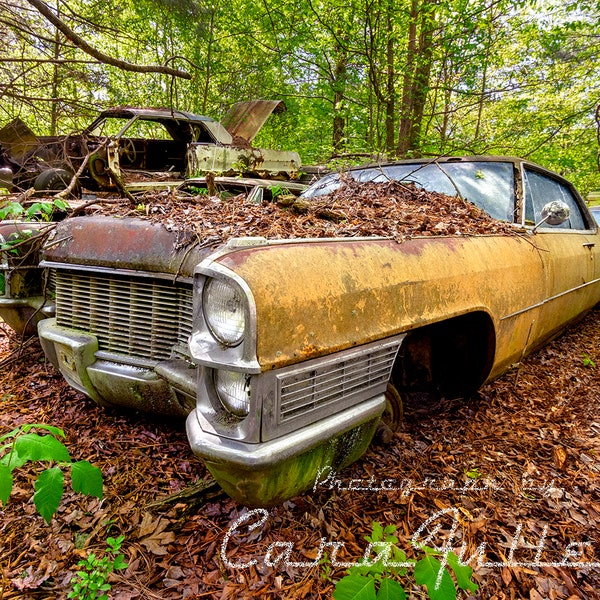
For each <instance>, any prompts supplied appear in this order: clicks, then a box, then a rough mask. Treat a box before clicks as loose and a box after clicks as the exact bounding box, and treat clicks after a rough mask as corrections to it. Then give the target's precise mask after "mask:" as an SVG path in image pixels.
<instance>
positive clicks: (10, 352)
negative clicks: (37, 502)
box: [0, 310, 600, 600]
mask: <svg viewBox="0 0 600 600" xmlns="http://www.w3.org/2000/svg"><path fill="white" fill-rule="evenodd" d="M599 340H600V310H595V311H593V312H592V313H590V314H589V315H588V316H587V317H586V318H585V319H584V320H583V321H582V322H581V323H579V324H578V325H575V326H573V327H572V328H571V329H569V330H568V331H567V332H566V333H565V334H563V335H562V336H561V337H560V338H558V339H557V340H555V341H553V342H552V343H550V344H549V345H547V346H546V347H545V348H543V349H541V350H540V351H538V352H537V353H535V354H533V355H531V356H530V357H528V358H526V359H524V360H523V361H522V362H521V363H520V365H518V366H516V367H515V368H513V369H512V370H511V371H510V372H508V373H507V374H506V375H505V376H503V377H502V378H501V379H498V380H496V381H495V382H493V383H491V384H488V385H486V386H485V387H484V388H483V389H481V390H480V392H479V394H478V395H477V398H475V399H473V400H471V401H469V402H446V403H443V404H436V405H430V406H416V405H415V406H412V405H409V406H406V407H405V420H404V424H403V427H402V430H401V431H400V432H397V433H395V434H394V439H393V440H392V442H391V443H390V444H388V445H387V446H385V447H384V446H382V445H372V447H371V448H370V450H369V451H368V452H367V454H366V455H365V456H364V457H363V458H362V459H361V460H359V461H358V462H357V463H355V464H354V465H352V466H351V467H349V468H347V469H345V470H344V471H342V472H340V473H338V474H337V475H336V477H335V478H333V477H329V478H325V477H324V478H323V479H320V480H319V481H317V482H315V488H314V489H313V490H311V491H309V492H307V493H306V494H304V495H302V496H299V497H296V498H294V499H292V500H290V501H288V502H285V503H284V504H283V505H281V506H276V507H274V508H272V509H270V510H269V512H268V515H266V516H265V514H264V513H257V512H250V511H249V509H247V508H245V507H243V506H240V505H238V504H236V503H235V502H234V501H232V500H231V499H229V498H228V497H226V496H224V495H223V494H221V493H219V492H218V491H217V492H215V491H214V490H213V491H211V492H210V493H209V494H208V495H205V496H204V497H203V496H199V495H196V496H195V497H193V498H191V499H187V500H186V499H185V498H181V499H179V500H177V501H174V502H171V503H162V504H161V503H159V504H158V505H156V504H154V506H151V504H152V503H156V502H157V500H161V499H164V498H166V497H169V496H170V495H172V494H174V493H176V492H179V491H181V490H183V489H185V488H186V487H187V486H189V485H191V484H194V483H196V482H198V481H199V480H209V479H210V476H209V474H208V473H207V471H206V469H205V468H204V466H203V465H202V463H201V462H200V461H199V460H197V459H196V458H195V457H194V456H193V454H192V453H191V451H190V449H189V447H188V444H187V439H186V435H185V431H184V423H183V422H179V421H173V422H165V421H164V419H153V418H152V417H148V416H144V415H140V414H131V413H129V414H126V413H123V412H117V411H114V410H108V409H102V408H98V407H97V406H95V405H94V404H93V403H92V402H91V401H90V400H89V399H87V398H86V397H84V396H83V395H81V394H79V393H78V392H75V391H73V390H72V389H71V388H69V387H68V386H67V385H66V383H65V382H64V381H63V379H62V378H61V376H60V375H59V374H58V373H57V372H56V371H55V370H54V368H53V367H52V366H51V365H49V364H48V363H46V362H45V361H44V358H43V353H42V351H41V349H40V347H39V344H38V342H37V340H36V339H34V340H31V341H30V342H29V343H27V344H26V345H25V346H24V347H22V346H21V345H20V343H19V340H17V339H16V338H15V337H14V335H12V334H11V333H9V331H8V328H6V327H5V326H2V325H1V324H0V402H1V412H0V434H2V433H6V432H8V431H9V430H11V429H12V428H14V427H15V426H17V425H19V424H23V423H47V424H52V425H55V426H58V427H60V428H62V429H64V431H65V434H66V439H65V444H66V446H67V447H68V449H69V451H70V452H71V456H72V458H73V460H79V459H85V460H89V461H90V462H91V463H92V464H94V465H96V466H97V467H99V468H100V469H101V470H102V473H103V475H104V483H105V487H104V498H103V500H98V499H95V498H90V497H87V496H82V495H80V494H75V493H73V492H72V491H70V486H68V485H67V486H66V489H67V490H68V491H66V493H65V496H64V498H63V501H62V503H61V505H60V507H59V510H58V512H57V513H56V515H55V517H54V518H53V519H52V521H51V522H50V524H46V523H45V521H44V520H43V519H42V517H40V516H39V515H38V514H37V512H36V510H35V507H34V505H33V503H32V500H31V497H32V493H33V481H34V479H35V476H36V475H37V473H38V472H39V468H35V467H33V466H31V467H23V469H22V470H21V472H20V473H19V474H18V475H17V476H16V477H15V487H14V490H13V495H12V496H11V497H10V500H9V502H8V504H7V506H5V507H3V508H2V510H0V515H1V522H0V573H1V574H2V578H1V585H0V598H2V599H6V600H8V599H14V598H23V599H28V598H44V599H45V598H66V595H67V593H68V592H69V590H70V589H71V588H70V584H69V582H70V580H71V578H72V577H73V575H74V573H75V572H76V571H77V562H78V561H80V560H82V559H85V558H86V557H87V556H88V555H89V554H90V553H94V554H95V555H96V556H97V557H103V556H105V555H106V552H107V545H106V538H107V537H109V536H112V537H116V536H118V535H123V536H125V539H124V542H123V546H122V550H123V553H124V555H125V560H126V562H127V563H128V567H127V569H126V570H122V571H119V572H117V573H115V574H114V575H112V576H111V577H110V583H111V584H112V591H111V592H110V597H111V598H113V599H114V600H128V599H134V598H141V599H144V600H146V599H153V598H164V599H183V598H189V599H196V598H215V599H226V598H232V599H233V598H235V599H239V598H254V597H260V598H264V599H274V598H308V599H311V598H331V597H332V592H333V589H334V582H336V581H337V580H339V579H340V578H341V577H343V576H344V574H345V568H343V567H331V565H329V567H330V568H328V567H327V566H326V565H325V564H321V565H316V566H309V565H310V562H311V561H313V560H316V559H318V553H319V545H320V543H321V539H322V538H324V539H325V542H327V543H330V542H331V543H334V542H337V543H343V544H344V547H343V548H342V549H340V551H339V553H338V556H337V559H338V560H340V561H347V562H353V561H356V560H358V559H360V558H361V557H362V556H363V554H364V552H365V549H366V547H367V544H368V543H367V542H366V541H365V539H364V538H365V536H367V535H369V534H370V533H371V531H372V523H373V522H375V521H376V522H378V523H380V524H381V525H383V526H388V525H393V526H396V527H397V536H398V539H399V541H398V545H399V546H400V547H401V548H402V549H404V550H405V551H406V552H407V554H408V555H409V556H413V557H414V556H416V554H415V553H416V552H417V551H416V550H415V548H414V547H413V546H412V544H411V540H413V539H415V540H416V541H422V542H426V543H427V544H428V545H429V546H437V547H442V546H444V545H446V547H453V548H455V549H456V551H457V552H458V551H459V548H460V545H461V544H462V543H465V544H466V548H467V554H466V555H465V556H466V557H470V556H471V555H473V554H475V553H476V550H477V548H479V549H480V550H481V552H482V556H483V558H482V561H481V562H483V563H487V564H485V565H483V566H481V565H479V566H478V565H477V564H476V563H477V560H476V558H473V560H472V563H471V564H472V566H473V567H474V576H473V578H474V580H475V581H476V582H477V583H478V585H479V590H478V592H476V593H475V594H473V596H471V597H476V598H496V599H509V598H510V599H514V598H528V599H530V600H539V599H540V598H542V599H546V598H550V599H555V598H572V599H575V598H586V599H594V598H600V592H599V591H598V590H600V539H599V530H600V461H599V457H600V412H599V410H598V407H599V406H600V342H599ZM330 475H331V474H330ZM389 488H395V489H389ZM428 520H430V521H429V525H430V526H429V528H428V529H426V528H425V527H422V525H423V524H424V523H425V522H426V521H428ZM257 524H258V526H255V527H254V528H252V525H257ZM436 526H437V532H436V531H435V528H436ZM432 530H433V532H434V533H433V535H431V536H430V537H429V539H426V531H432ZM274 543H275V544H277V545H276V546H272V544H274ZM282 544H286V545H287V547H289V548H292V550H291V552H290V553H289V555H288V556H287V557H286V556H285V554H284V553H283V549H284V547H283V546H282ZM332 548H333V546H328V547H327V549H328V556H329V557H330V558H331V551H332ZM278 556H279V557H280V560H279V561H277V560H276V558H277V557H278ZM251 562H253V564H251V565H250V566H249V565H248V563H251ZM269 563H271V565H272V566H269ZM294 563H301V564H300V565H299V564H294ZM302 563H304V564H302ZM492 563H493V564H492ZM411 582H412V583H411ZM402 583H403V585H404V587H405V588H406V589H407V591H409V590H410V593H409V596H410V597H412V598H426V597H427V596H426V594H425V592H424V591H423V589H422V588H419V587H418V586H416V585H415V584H414V580H413V579H411V574H410V573H408V574H407V575H406V576H405V577H404V579H403V580H402ZM459 597H463V598H466V597H467V594H466V593H465V592H460V593H459Z"/></svg>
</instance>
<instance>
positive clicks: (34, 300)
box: [0, 296, 54, 336]
mask: <svg viewBox="0 0 600 600" xmlns="http://www.w3.org/2000/svg"><path fill="white" fill-rule="evenodd" d="M53 315H54V304H53V303H47V302H46V300H45V298H44V297H43V296H32V297H30V298H0V319H1V320H3V321H4V322H5V323H6V324H7V325H8V326H9V327H10V328H11V329H13V330H14V331H16V332H17V333H18V334H19V335H24V336H30V335H35V332H36V326H37V324H38V322H39V321H41V320H42V319H47V318H48V317H51V316H53Z"/></svg>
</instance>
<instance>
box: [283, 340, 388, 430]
mask: <svg viewBox="0 0 600 600" xmlns="http://www.w3.org/2000/svg"><path fill="white" fill-rule="evenodd" d="M398 347H399V344H398V343H395V344H390V345H386V346H382V347H377V348H374V349H372V350H370V351H368V352H364V351H362V352H358V353H357V352H356V351H354V352H353V353H349V354H347V355H346V356H345V357H343V358H342V357H339V358H338V360H336V361H328V362H324V363H322V364H316V365H315V367H314V368H311V369H304V370H298V371H295V372H293V373H289V374H286V375H284V376H281V377H280V378H279V397H280V404H279V407H280V411H279V422H280V423H281V424H283V423H286V422H288V421H290V420H292V419H296V418H298V417H302V416H306V415H309V414H311V413H313V412H315V411H319V410H321V409H323V408H324V407H326V406H328V405H330V404H332V403H336V404H338V403H340V402H341V401H347V400H350V399H352V397H356V398H363V397H370V396H372V395H373V394H377V393H381V392H382V391H384V390H385V389H386V387H387V382H388V381H389V378H390V375H391V370H392V367H393V365H394V360H395V358H396V353H397V352H398Z"/></svg>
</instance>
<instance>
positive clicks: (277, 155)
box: [187, 144, 301, 177]
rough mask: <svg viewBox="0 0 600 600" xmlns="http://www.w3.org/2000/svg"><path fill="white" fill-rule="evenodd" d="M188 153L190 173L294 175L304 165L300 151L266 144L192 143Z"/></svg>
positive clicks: (190, 174) (188, 173) (191, 174)
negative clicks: (250, 146) (269, 147)
mask: <svg viewBox="0 0 600 600" xmlns="http://www.w3.org/2000/svg"><path fill="white" fill-rule="evenodd" d="M187 156H188V164H187V168H188V172H187V176H188V177H197V176H198V175H200V174H202V173H209V172H212V173H220V174H222V175H235V174H239V173H242V174H249V173H258V174H260V175H261V176H263V177H266V176H276V175H284V176H287V177H295V176H296V175H297V173H298V169H299V168H300V166H301V160H300V155H299V154H298V153H297V152H290V151H284V150H266V149H264V148H235V147H233V146H215V145H207V144H190V147H189V149H188V155H187Z"/></svg>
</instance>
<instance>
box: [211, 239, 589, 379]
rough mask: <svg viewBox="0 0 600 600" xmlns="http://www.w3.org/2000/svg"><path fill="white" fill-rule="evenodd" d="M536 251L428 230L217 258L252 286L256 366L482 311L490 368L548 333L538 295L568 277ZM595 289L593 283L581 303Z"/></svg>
mask: <svg viewBox="0 0 600 600" xmlns="http://www.w3.org/2000/svg"><path fill="white" fill-rule="evenodd" d="M541 254H545V253H544V252H541V251H540V250H539V249H538V247H537V246H536V243H533V242H532V239H531V236H527V237H526V236H523V237H520V236H517V235H515V236H477V237H465V238H459V237H450V238H441V237H429V238H420V239H418V238H415V239H412V240H409V241H405V242H404V243H402V244H398V243H396V242H395V241H393V240H383V239H379V240H378V239H373V240H364V241H342V240H339V241H324V242H311V243H297V244H296V243H293V244H279V245H271V246H266V247H259V248H251V249H243V250H239V251H237V252H232V253H230V254H227V255H224V256H223V257H221V258H220V259H219V262H221V263H222V264H223V265H225V266H227V267H229V268H230V269H232V270H234V271H235V272H236V273H237V274H239V275H240V276H241V277H242V278H243V279H244V280H245V281H246V282H247V283H248V285H249V286H250V289H251V290H252V292H253V294H254V300H255V302H256V310H257V324H258V341H257V343H258V346H257V354H258V360H259V362H260V364H261V366H262V367H263V368H264V369H271V368H277V367H281V366H284V365H287V364H291V363H294V362H297V361H299V360H304V359H308V358H312V357H315V356H319V355H321V354H326V353H331V352H335V351H337V350H341V349H344V348H347V347H351V346H353V345H357V344H363V343H366V342H369V341H372V340H376V339H380V338H382V337H386V336H390V335H393V334H396V333H400V332H402V331H406V330H410V329H413V328H416V327H419V326H422V325H426V324H429V323H434V322H438V321H441V320H444V319H448V318H450V317H452V316H457V315H461V314H464V313H468V312H473V311H483V312H486V313H488V314H489V315H490V317H491V318H492V321H493V323H494V327H495V330H496V336H497V347H496V353H495V357H494V365H493V368H492V375H494V374H497V373H499V372H501V371H502V370H503V369H505V368H506V366H508V365H509V364H510V363H511V362H514V361H515V360H518V359H519V358H520V356H521V354H522V352H523V350H524V349H525V348H527V347H530V346H532V345H534V343H535V342H536V341H538V340H539V339H540V338H541V336H543V335H546V334H547V333H548V331H547V329H548V328H547V324H544V323H542V311H544V310H549V309H547V308H546V307H545V305H544V300H545V299H546V298H547V296H548V294H549V293H551V292H552V290H553V289H554V290H556V289H559V288H563V287H565V286H567V287H568V286H569V285H570V281H568V280H566V279H565V280H564V281H561V280H560V277H561V275H560V273H557V274H556V275H555V277H557V278H559V279H558V280H556V281H555V282H554V283H553V280H548V278H547V269H548V265H546V264H545V262H544V259H543V258H542V256H541ZM553 286H554V287H553ZM594 297H595V298H596V299H600V286H599V285H598V284H595V285H594V286H591V288H590V292H589V294H588V295H587V296H586V298H582V299H581V303H582V304H585V305H586V306H587V307H589V306H590V305H591V304H593V298H594ZM590 303H591V304H590ZM578 308H579V309H581V308H582V306H581V305H580V306H579V307H578ZM561 320H562V324H563V325H564V321H565V320H566V319H563V318H562V317H561V316H560V315H558V316H557V317H556V321H555V322H558V321H561Z"/></svg>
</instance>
